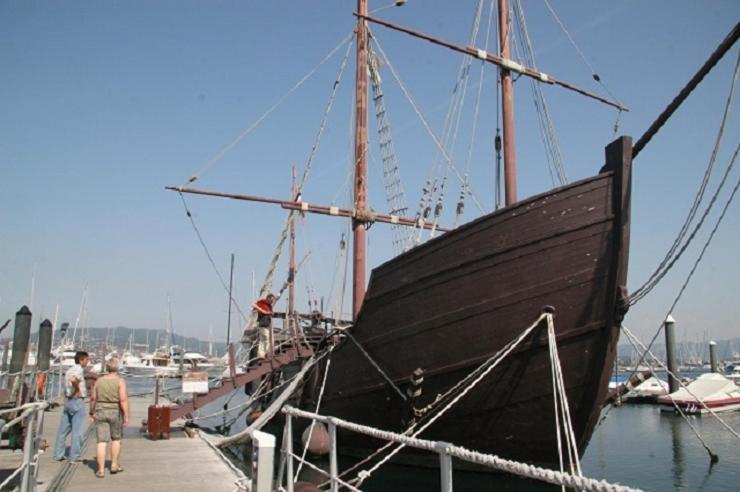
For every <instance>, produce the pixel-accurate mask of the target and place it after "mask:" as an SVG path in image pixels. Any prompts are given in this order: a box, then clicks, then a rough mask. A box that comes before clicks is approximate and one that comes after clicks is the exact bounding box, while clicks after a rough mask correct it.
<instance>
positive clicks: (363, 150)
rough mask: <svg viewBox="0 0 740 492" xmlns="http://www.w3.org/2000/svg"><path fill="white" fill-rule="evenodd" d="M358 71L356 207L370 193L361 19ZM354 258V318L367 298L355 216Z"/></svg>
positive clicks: (362, 238)
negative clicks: (368, 191)
mask: <svg viewBox="0 0 740 492" xmlns="http://www.w3.org/2000/svg"><path fill="white" fill-rule="evenodd" d="M357 13H358V14H360V15H367V0H357ZM355 68H356V71H355V200H354V208H355V209H356V210H360V211H364V210H365V199H366V193H367V188H366V186H367V22H366V21H365V20H364V19H362V18H358V19H357V63H356V67H355ZM352 230H353V242H352V249H353V260H352V272H353V274H352V277H353V284H352V318H353V319H356V318H357V314H358V313H359V312H360V308H361V307H362V301H363V300H364V299H365V242H366V233H367V231H366V230H365V222H364V221H363V220H358V219H355V220H354V221H353V223H352Z"/></svg>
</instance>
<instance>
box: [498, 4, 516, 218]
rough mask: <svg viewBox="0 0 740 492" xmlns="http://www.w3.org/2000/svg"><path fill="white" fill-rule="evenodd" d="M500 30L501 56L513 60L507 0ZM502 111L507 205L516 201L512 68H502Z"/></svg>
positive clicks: (502, 6)
mask: <svg viewBox="0 0 740 492" xmlns="http://www.w3.org/2000/svg"><path fill="white" fill-rule="evenodd" d="M498 32H499V41H500V43H501V48H500V50H501V53H500V54H501V58H503V59H504V60H511V47H510V45H509V6H508V2H507V0H499V2H498ZM500 73H501V113H502V117H503V133H504V189H505V197H506V205H507V206H508V205H512V204H514V203H516V201H517V199H516V149H515V148H514V83H513V80H512V77H511V70H509V69H508V68H506V67H501V68H500Z"/></svg>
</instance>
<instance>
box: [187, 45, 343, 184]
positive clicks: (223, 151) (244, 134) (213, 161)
mask: <svg viewBox="0 0 740 492" xmlns="http://www.w3.org/2000/svg"><path fill="white" fill-rule="evenodd" d="M353 37H354V32H352V33H350V34H349V35H348V36H347V37H345V38H344V39H343V40H342V41H341V42H340V43H339V44H338V45H336V46H335V47H334V48H333V49H332V50H331V51H330V52H329V53H328V54H327V55H326V56H325V57H324V59H323V60H321V61H320V62H319V64H318V65H316V66H315V67H314V68H312V69H311V70H310V71H309V72H308V73H307V74H306V75H304V76H303V78H301V79H300V80H299V81H298V82H297V83H296V84H295V85H294V86H293V87H292V88H291V89H290V90H289V91H288V92H286V93H285V94H284V95H283V97H281V98H280V99H278V101H277V102H276V103H275V104H273V105H272V106H270V108H269V109H268V110H267V111H265V112H264V113H263V114H262V116H260V117H259V118H257V120H256V121H255V122H254V123H252V124H251V125H250V126H249V127H248V128H247V129H246V130H244V131H243V132H242V133H240V134H239V135H238V136H237V137H236V138H235V139H234V140H233V141H232V142H231V143H230V144H228V145H227V146H226V147H224V148H223V149H221V150H220V151H219V152H218V153H217V154H216V155H215V156H214V157H212V158H211V160H209V161H208V162H207V163H206V164H205V165H204V166H203V167H202V168H201V169H200V170H198V171H196V172H195V173H194V174H193V175H192V176H191V177H190V178H189V179H188V180H187V181H186V182H185V183H183V186H185V185H187V184H188V183H192V182H193V181H195V180H197V179H198V177H199V176H200V175H201V174H203V173H204V172H206V171H207V170H208V169H210V168H211V167H212V166H213V165H214V164H216V162H218V161H219V160H221V158H222V157H223V156H224V155H226V153H227V152H228V151H230V150H231V149H233V148H234V146H236V144H238V143H239V142H241V141H242V140H244V139H245V138H246V137H247V135H249V134H250V133H252V131H253V130H254V129H255V128H257V126H259V124H260V123H262V121H264V120H265V118H267V117H268V116H269V115H270V114H271V113H272V112H273V111H275V110H276V109H277V108H278V107H279V106H280V105H282V104H283V103H284V102H285V100H286V99H288V97H289V96H290V95H291V94H293V93H294V92H295V91H296V90H297V89H298V88H299V87H300V86H301V85H303V83H304V82H306V81H307V80H308V79H309V78H311V76H312V75H313V74H314V73H316V71H317V70H318V69H319V68H320V67H321V66H322V65H323V64H324V63H326V62H327V61H329V59H330V58H331V57H332V56H334V54H335V53H336V52H337V51H339V48H341V47H342V46H343V45H344V44H345V43H348V42H349V41H350V40H351V39H352V38H353Z"/></svg>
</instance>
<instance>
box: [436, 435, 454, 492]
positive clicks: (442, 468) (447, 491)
mask: <svg viewBox="0 0 740 492" xmlns="http://www.w3.org/2000/svg"><path fill="white" fill-rule="evenodd" d="M448 446H449V443H446V442H438V443H437V444H436V446H435V447H436V448H437V449H438V452H439V479H440V490H441V491H442V492H452V456H450V455H449V454H447V447H448Z"/></svg>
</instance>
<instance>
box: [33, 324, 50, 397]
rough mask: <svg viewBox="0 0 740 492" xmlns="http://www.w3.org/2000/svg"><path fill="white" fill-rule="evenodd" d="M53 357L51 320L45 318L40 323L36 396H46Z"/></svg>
mask: <svg viewBox="0 0 740 492" xmlns="http://www.w3.org/2000/svg"><path fill="white" fill-rule="evenodd" d="M50 358H51V321H49V320H48V319H45V320H44V321H43V322H42V323H41V325H39V343H38V347H37V350H36V374H37V384H36V396H37V397H39V398H45V397H46V373H47V372H48V371H49V359H50Z"/></svg>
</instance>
